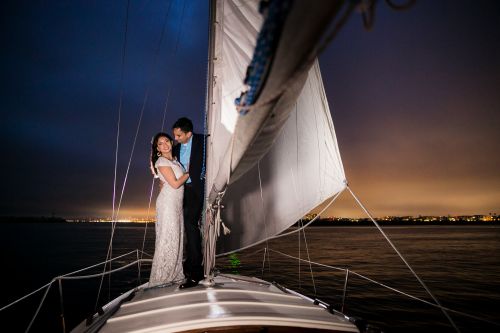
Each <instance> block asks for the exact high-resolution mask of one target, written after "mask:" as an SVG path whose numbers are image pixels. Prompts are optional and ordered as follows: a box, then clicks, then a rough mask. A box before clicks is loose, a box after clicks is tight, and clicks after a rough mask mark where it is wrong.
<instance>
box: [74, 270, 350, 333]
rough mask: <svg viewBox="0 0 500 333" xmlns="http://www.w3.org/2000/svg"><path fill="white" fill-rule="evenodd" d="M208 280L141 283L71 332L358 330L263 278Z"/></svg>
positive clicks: (238, 277) (346, 319)
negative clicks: (190, 284) (185, 284)
mask: <svg viewBox="0 0 500 333" xmlns="http://www.w3.org/2000/svg"><path fill="white" fill-rule="evenodd" d="M214 282H215V284H214V285H213V286H209V287H206V286H204V285H202V284H200V285H198V286H197V287H194V288H190V289H179V286H178V285H171V286H165V287H161V288H150V289H148V288H144V286H141V287H139V288H138V289H137V290H136V291H135V292H134V291H133V290H132V291H130V292H129V293H127V294H124V295H122V296H121V297H120V298H121V299H116V300H114V301H113V302H110V303H109V304H108V305H106V306H105V307H104V314H101V315H95V316H94V319H93V322H92V323H91V324H90V325H87V323H86V322H82V323H81V324H80V325H79V326H77V327H76V328H75V329H74V330H73V331H72V332H75V333H76V332H97V331H99V332H184V331H190V332H207V331H218V332H220V331H233V332H237V331H240V330H244V331H260V330H261V329H267V331H273V330H275V331H280V332H284V331H286V332H287V331H294V330H298V331H302V330H305V331H307V330H308V329H312V330H326V331H330V332H332V331H333V332H359V330H358V329H357V328H356V326H355V325H354V324H353V323H351V322H350V321H349V320H348V318H347V317H345V316H343V315H342V314H339V313H334V314H332V313H330V312H329V311H328V310H327V309H325V308H324V307H323V306H321V305H315V304H314V303H313V302H312V300H310V299H308V298H306V297H305V296H301V295H300V294H296V293H293V294H292V293H288V292H286V290H281V289H280V288H278V287H276V286H275V285H273V284H270V283H269V282H266V281H263V280H260V279H256V278H248V277H242V276H236V275H219V276H217V277H216V278H215V280H214ZM299 295H300V296H299ZM127 298H128V300H127V301H124V299H127ZM252 328H253V329H252Z"/></svg>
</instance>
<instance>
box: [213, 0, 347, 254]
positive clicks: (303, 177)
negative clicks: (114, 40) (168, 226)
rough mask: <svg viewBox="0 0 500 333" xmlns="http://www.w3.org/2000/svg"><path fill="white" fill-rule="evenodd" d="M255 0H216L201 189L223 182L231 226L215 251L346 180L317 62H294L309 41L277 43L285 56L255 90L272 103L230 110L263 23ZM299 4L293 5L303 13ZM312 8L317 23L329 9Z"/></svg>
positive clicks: (312, 203)
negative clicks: (259, 89)
mask: <svg viewBox="0 0 500 333" xmlns="http://www.w3.org/2000/svg"><path fill="white" fill-rule="evenodd" d="M299 3H300V2H299ZM257 7H258V1H231V0H220V1H217V4H216V9H217V10H216V13H217V14H216V17H215V18H214V20H215V40H214V41H213V43H214V54H213V57H214V61H213V77H214V81H213V87H212V89H213V91H212V104H211V107H210V108H209V121H208V123H209V129H208V130H209V134H210V136H209V140H208V147H207V153H208V154H207V180H206V181H207V188H208V189H209V193H208V194H207V195H210V190H211V191H212V194H213V192H214V189H215V191H219V190H222V189H223V188H225V189H226V193H225V195H224V198H223V200H222V203H223V205H224V207H225V208H224V209H223V211H222V219H223V220H224V222H225V223H226V225H228V226H229V227H230V228H231V230H232V232H231V234H230V236H227V237H222V238H221V239H220V240H219V243H218V246H217V250H218V252H227V251H232V250H236V249H240V248H243V247H246V246H249V245H252V244H255V243H258V242H260V241H262V240H264V239H266V238H268V237H270V236H273V235H276V234H278V233H280V232H281V231H283V230H285V229H286V228H288V227H290V226H291V225H293V224H294V223H295V222H296V221H297V220H298V219H300V218H301V217H302V216H304V215H305V214H307V212H309V211H310V210H311V209H313V208H314V207H316V206H318V205H319V204H320V203H321V202H323V201H324V200H326V199H327V198H329V197H331V196H332V195H334V194H336V193H338V192H339V191H341V190H342V189H343V188H344V187H345V174H344V170H343V166H342V162H341V158H340V154H339V150H338V145H337V141H336V137H335V131H334V127H333V122H332V119H331V115H330V109H329V107H328V102H327V99H326V96H325V93H324V88H323V83H322V80H321V74H320V70H319V65H318V62H317V60H314V61H313V62H311V63H312V64H313V65H312V66H311V67H307V68H302V67H299V65H298V64H300V63H301V61H302V62H303V61H304V59H307V55H308V54H309V51H308V49H307V47H305V48H304V49H301V51H302V52H303V54H299V53H300V52H297V53H296V54H294V56H295V55H296V56H297V57H298V59H293V58H294V57H287V56H286V52H287V50H286V49H285V50H283V49H281V50H278V53H279V52H281V53H282V59H285V62H286V63H284V64H283V66H281V67H278V68H277V69H275V68H273V70H274V71H275V72H276V71H281V72H279V73H278V75H277V76H278V79H274V81H273V79H272V78H271V79H270V82H268V86H267V87H266V88H267V90H266V89H265V90H264V91H263V92H262V96H261V99H263V100H264V101H266V100H267V99H268V98H269V96H273V94H276V92H278V93H279V94H277V96H278V97H277V98H275V99H274V103H268V104H266V105H264V106H263V107H261V108H259V109H255V110H251V111H250V112H248V113H247V114H246V115H240V114H239V113H238V112H237V110H236V107H235V103H234V100H235V98H236V97H238V96H239V95H240V93H241V92H242V91H243V90H245V87H244V86H243V81H244V78H245V74H246V68H247V66H248V64H249V63H250V61H251V58H252V55H253V51H254V48H255V44H256V38H257V33H258V31H259V29H260V25H261V24H262V18H261V14H260V13H259V12H258V10H257ZM312 7H314V6H310V5H309V6H306V7H304V8H307V10H309V9H311V8H312ZM304 8H302V9H300V8H299V9H296V12H301V14H303V11H304ZM312 9H314V8H312ZM316 10H317V11H316V14H318V13H321V15H324V16H323V17H322V16H321V15H320V16H318V22H320V23H321V22H322V19H323V20H324V21H325V22H327V21H328V20H329V15H330V14H328V13H329V11H330V10H332V11H334V9H328V8H326V9H325V8H319V7H317V8H316ZM313 13H314V10H312V11H311V15H313ZM293 15H294V12H291V13H290V14H289V16H291V17H289V18H288V19H287V24H288V25H289V26H290V27H291V29H295V31H298V30H300V27H298V26H297V25H296V24H295V23H296V22H294V21H293V19H294V16H293ZM321 24H323V23H321ZM323 25H324V24H323ZM290 27H289V28H290ZM285 28H286V27H285ZM314 33H316V31H314ZM311 34H312V32H311ZM316 34H317V33H316ZM301 38H302V40H300V39H301ZM297 39H298V40H297V43H303V42H304V40H307V41H309V40H310V39H311V38H310V35H308V33H304V34H302V35H300V36H299V35H297ZM311 43H314V41H311ZM283 44H284V45H290V42H289V40H288V41H287V43H283ZM292 44H293V43H292ZM291 47H296V45H293V46H291ZM295 49H297V48H295ZM283 54H284V55H285V56H284V57H283ZM278 55H279V54H278ZM289 58H290V59H291V60H290V59H289ZM278 59H279V57H278ZM294 61H296V63H294ZM275 65H276V63H275ZM287 66H288V67H287ZM309 66H310V65H309ZM271 74H273V72H271ZM289 77H292V78H293V81H291V80H289ZM279 79H281V81H279ZM283 80H285V81H283ZM284 82H285V83H287V84H286V85H285V84H284ZM282 87H284V88H282ZM299 94H300V95H299Z"/></svg>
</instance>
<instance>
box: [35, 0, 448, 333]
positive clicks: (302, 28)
mask: <svg viewBox="0 0 500 333" xmlns="http://www.w3.org/2000/svg"><path fill="white" fill-rule="evenodd" d="M357 4H358V2H357V1H351V2H345V1H328V2H327V1H313V2H306V1H291V0H288V1H287V0H284V1H270V2H259V1H256V0H251V1H243V0H212V1H211V10H210V30H211V33H210V40H209V75H208V85H207V86H208V89H207V101H206V104H207V107H206V110H207V112H206V133H205V134H206V135H207V136H206V138H207V139H206V210H205V214H204V220H205V222H204V225H205V230H204V237H205V244H204V245H205V251H204V252H205V253H204V254H205V270H206V271H205V275H206V280H205V281H204V283H202V284H200V285H198V286H196V287H194V288H190V289H183V290H180V289H179V287H178V285H175V284H170V285H164V286H161V287H157V288H148V287H147V285H146V284H144V285H141V286H139V287H137V288H134V289H132V290H129V291H128V292H126V293H124V294H123V295H121V296H120V297H118V298H116V299H114V300H113V301H111V302H109V303H108V304H106V305H105V306H103V307H102V308H99V309H98V311H96V313H95V314H93V315H91V316H90V317H88V318H87V320H84V321H82V322H81V323H80V324H79V325H78V326H77V327H75V328H74V329H73V330H72V331H73V332H97V331H99V332H185V331H189V332H207V331H232V332H239V331H245V332H253V331H259V332H260V331H274V332H294V331H311V332H322V331H329V332H360V331H364V330H365V329H366V327H365V326H363V325H362V324H361V323H359V322H358V321H356V319H355V318H350V317H348V316H346V315H345V314H343V313H342V312H340V311H338V310H336V309H334V307H333V306H331V305H330V304H326V303H324V302H322V301H320V300H318V299H311V298H309V297H307V296H305V295H302V294H300V293H298V292H295V291H293V290H290V289H287V288H285V287H283V286H281V285H279V284H276V283H272V282H268V281H265V280H262V279H258V278H256V277H245V276H240V275H231V274H219V273H217V270H216V264H215V263H216V257H217V255H219V256H220V255H225V254H230V253H233V252H237V251H241V250H243V249H247V248H250V247H252V246H255V245H257V244H260V243H264V242H266V241H268V240H270V239H274V238H276V237H279V236H282V235H283V234H284V233H285V231H286V230H287V229H289V228H290V227H291V226H292V225H294V224H295V223H296V221H298V220H299V219H300V218H301V217H303V216H304V215H305V214H307V213H308V212H310V211H311V210H312V209H313V208H315V207H317V206H318V205H320V204H322V203H324V202H325V200H329V203H331V202H333V201H334V200H335V198H336V197H337V196H338V195H339V194H340V193H341V192H342V191H344V190H346V189H348V182H347V180H346V176H345V173H344V168H343V165H342V160H341V155H340V152H339V147H338V144H337V140H336V136H335V130H334V125H333V121H332V118H331V113H330V109H329V106H328V101H327V99H326V94H325V92H324V88H323V83H322V79H321V72H320V67H319V63H318V60H317V55H318V54H319V52H320V51H321V49H322V48H323V47H324V45H326V43H328V41H329V40H331V39H332V38H333V37H334V36H335V34H336V33H337V32H338V30H339V29H340V28H341V27H342V25H343V23H344V22H345V21H346V19H347V18H348V17H349V15H350V14H351V12H352V11H353V10H354V8H355V6H356V5H357ZM304 22H307V24H304ZM144 261H147V260H146V259H138V260H137V261H134V262H132V263H129V264H127V265H126V266H130V265H135V264H136V263H137V262H144ZM117 270H118V269H117ZM109 273H111V272H105V273H104V274H109ZM64 278H69V276H61V277H58V279H57V281H61V280H62V279H64ZM54 281H56V280H54ZM346 282H347V279H346ZM47 290H48V289H47ZM436 303H437V304H438V305H439V303H438V302H437V301H436ZM38 310H39V308H38ZM35 317H36V314H35ZM34 319H35V318H33V320H34ZM32 322H33V321H32ZM30 325H31V324H30ZM28 330H29V328H28Z"/></svg>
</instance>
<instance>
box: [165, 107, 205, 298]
mask: <svg viewBox="0 0 500 333" xmlns="http://www.w3.org/2000/svg"><path fill="white" fill-rule="evenodd" d="M172 129H173V134H174V139H175V140H176V141H177V142H178V143H179V144H178V145H176V146H175V147H174V149H173V155H174V156H175V157H176V158H177V160H178V161H179V162H180V163H181V164H182V165H183V166H184V168H185V169H186V171H188V172H189V179H188V180H187V181H186V183H185V184H184V202H183V210H184V231H185V233H186V261H185V262H184V275H185V276H186V282H185V283H183V284H181V286H180V288H181V289H183V288H191V287H194V286H196V285H197V284H198V282H199V281H201V280H203V278H204V277H203V267H202V260H203V255H202V251H201V234H200V229H199V227H198V222H199V220H200V218H201V214H202V209H203V200H204V189H205V176H204V175H202V171H203V141H204V138H203V135H202V134H196V133H193V123H192V122H191V120H189V119H188V118H184V117H183V118H179V119H178V120H177V121H176V122H175V124H174V125H173V126H172Z"/></svg>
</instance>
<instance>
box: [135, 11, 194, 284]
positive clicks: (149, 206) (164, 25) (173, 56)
mask: <svg viewBox="0 0 500 333" xmlns="http://www.w3.org/2000/svg"><path fill="white" fill-rule="evenodd" d="M171 4H172V1H171V2H170V3H169V7H168V10H167V13H166V14H165V18H164V23H163V28H162V33H161V37H160V42H159V44H158V48H157V52H158V53H157V55H158V54H159V51H160V47H161V41H162V40H163V36H164V33H165V28H166V22H167V18H168V16H169V13H170V8H171ZM185 7H186V1H184V3H183V7H182V13H181V21H180V24H179V29H178V31H177V39H176V43H175V44H174V49H173V51H172V53H171V57H172V60H173V59H175V56H176V55H177V49H178V44H179V40H180V35H181V31H182V24H183V22H184V11H185ZM170 90H171V83H170V84H169V86H168V89H167V97H166V98H165V106H164V107H163V117H162V120H161V129H160V132H163V131H164V128H165V120H166V118H167V110H168V103H169V100H170ZM154 184H155V177H153V179H152V181H151V190H150V192H149V201H148V211H147V219H148V220H149V218H150V211H151V202H152V199H153V191H154ZM147 230H148V223H146V224H145V225H144V235H143V239H142V249H141V257H140V259H142V253H143V252H144V247H145V244H146V235H147ZM141 267H142V265H141V264H139V281H138V282H137V283H138V284H140V278H141Z"/></svg>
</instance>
